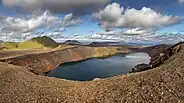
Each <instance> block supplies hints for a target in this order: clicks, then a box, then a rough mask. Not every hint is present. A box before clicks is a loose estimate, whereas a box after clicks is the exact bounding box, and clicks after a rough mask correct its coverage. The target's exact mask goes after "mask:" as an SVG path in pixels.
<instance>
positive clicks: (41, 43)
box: [18, 36, 59, 49]
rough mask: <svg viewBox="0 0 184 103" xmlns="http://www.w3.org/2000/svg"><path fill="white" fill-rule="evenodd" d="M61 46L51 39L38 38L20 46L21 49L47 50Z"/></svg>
mask: <svg viewBox="0 0 184 103" xmlns="http://www.w3.org/2000/svg"><path fill="white" fill-rule="evenodd" d="M58 46H59V44H58V43H56V42H55V41H54V40H52V39H51V38H49V37H46V36H44V37H37V38H33V39H31V40H28V41H24V42H21V43H19V44H18V48H19V49H45V48H56V47H58Z"/></svg>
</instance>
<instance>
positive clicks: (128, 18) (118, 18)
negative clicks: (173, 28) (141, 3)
mask: <svg viewBox="0 0 184 103" xmlns="http://www.w3.org/2000/svg"><path fill="white" fill-rule="evenodd" d="M93 16H94V17H95V19H96V20H97V21H98V22H99V24H100V25H101V26H102V27H103V28H105V29H107V30H109V29H112V28H140V29H155V28H162V27H165V26H169V25H173V24H175V23H178V22H179V21H180V20H181V18H180V17H177V16H170V15H163V14H161V13H159V12H156V11H154V10H152V9H151V8H146V7H143V8H142V9H141V10H137V9H134V8H128V9H124V8H123V7H121V6H120V4H118V3H112V4H109V5H107V6H106V7H105V9H104V10H101V11H100V12H98V13H95V14H93Z"/></svg>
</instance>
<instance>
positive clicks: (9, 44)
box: [1, 42, 19, 49]
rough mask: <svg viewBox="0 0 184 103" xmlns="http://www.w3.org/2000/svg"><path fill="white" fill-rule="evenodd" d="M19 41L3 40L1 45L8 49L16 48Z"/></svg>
mask: <svg viewBox="0 0 184 103" xmlns="http://www.w3.org/2000/svg"><path fill="white" fill-rule="evenodd" d="M18 44H19V43H18V42H3V43H2V44H1V45H2V46H4V47H5V48H6V49H16V48H18Z"/></svg>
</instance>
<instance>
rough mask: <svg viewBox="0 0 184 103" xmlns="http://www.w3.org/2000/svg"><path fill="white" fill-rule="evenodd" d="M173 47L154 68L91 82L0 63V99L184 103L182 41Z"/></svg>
mask: <svg viewBox="0 0 184 103" xmlns="http://www.w3.org/2000/svg"><path fill="white" fill-rule="evenodd" d="M178 46H180V49H179V50H178V51H177V52H175V50H176V48H178ZM172 48H173V49H172V50H173V51H171V52H174V53H173V55H172V56H171V57H169V58H168V60H167V61H165V62H164V64H162V65H161V66H159V67H157V68H155V69H152V70H149V71H144V72H140V73H135V74H127V75H121V76H117V77H112V78H109V79H102V80H96V81H90V82H73V81H66V80H62V79H55V78H48V77H42V76H37V75H35V74H32V73H30V72H29V71H27V70H26V69H24V68H22V67H16V66H13V65H8V64H4V63H0V81H1V83H0V94H1V99H0V102H2V103H4V102H6V103H16V102H20V103H27V102H28V103H32V102H35V103H40V102H42V103H61V102H64V103H74V102H75V103H84V102H85V103H134V102H136V103H142V102H146V103H153V102H154V103H183V102H184V88H183V87H184V44H179V45H177V46H175V47H172Z"/></svg>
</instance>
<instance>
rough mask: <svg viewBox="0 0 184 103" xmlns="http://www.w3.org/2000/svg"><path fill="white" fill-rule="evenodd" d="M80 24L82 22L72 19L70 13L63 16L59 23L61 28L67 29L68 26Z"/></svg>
mask: <svg viewBox="0 0 184 103" xmlns="http://www.w3.org/2000/svg"><path fill="white" fill-rule="evenodd" d="M81 22H82V20H81V19H74V18H73V14H72V13H71V14H68V15H65V17H64V19H63V20H62V22H61V26H62V27H68V26H71V25H76V24H79V23H81Z"/></svg>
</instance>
